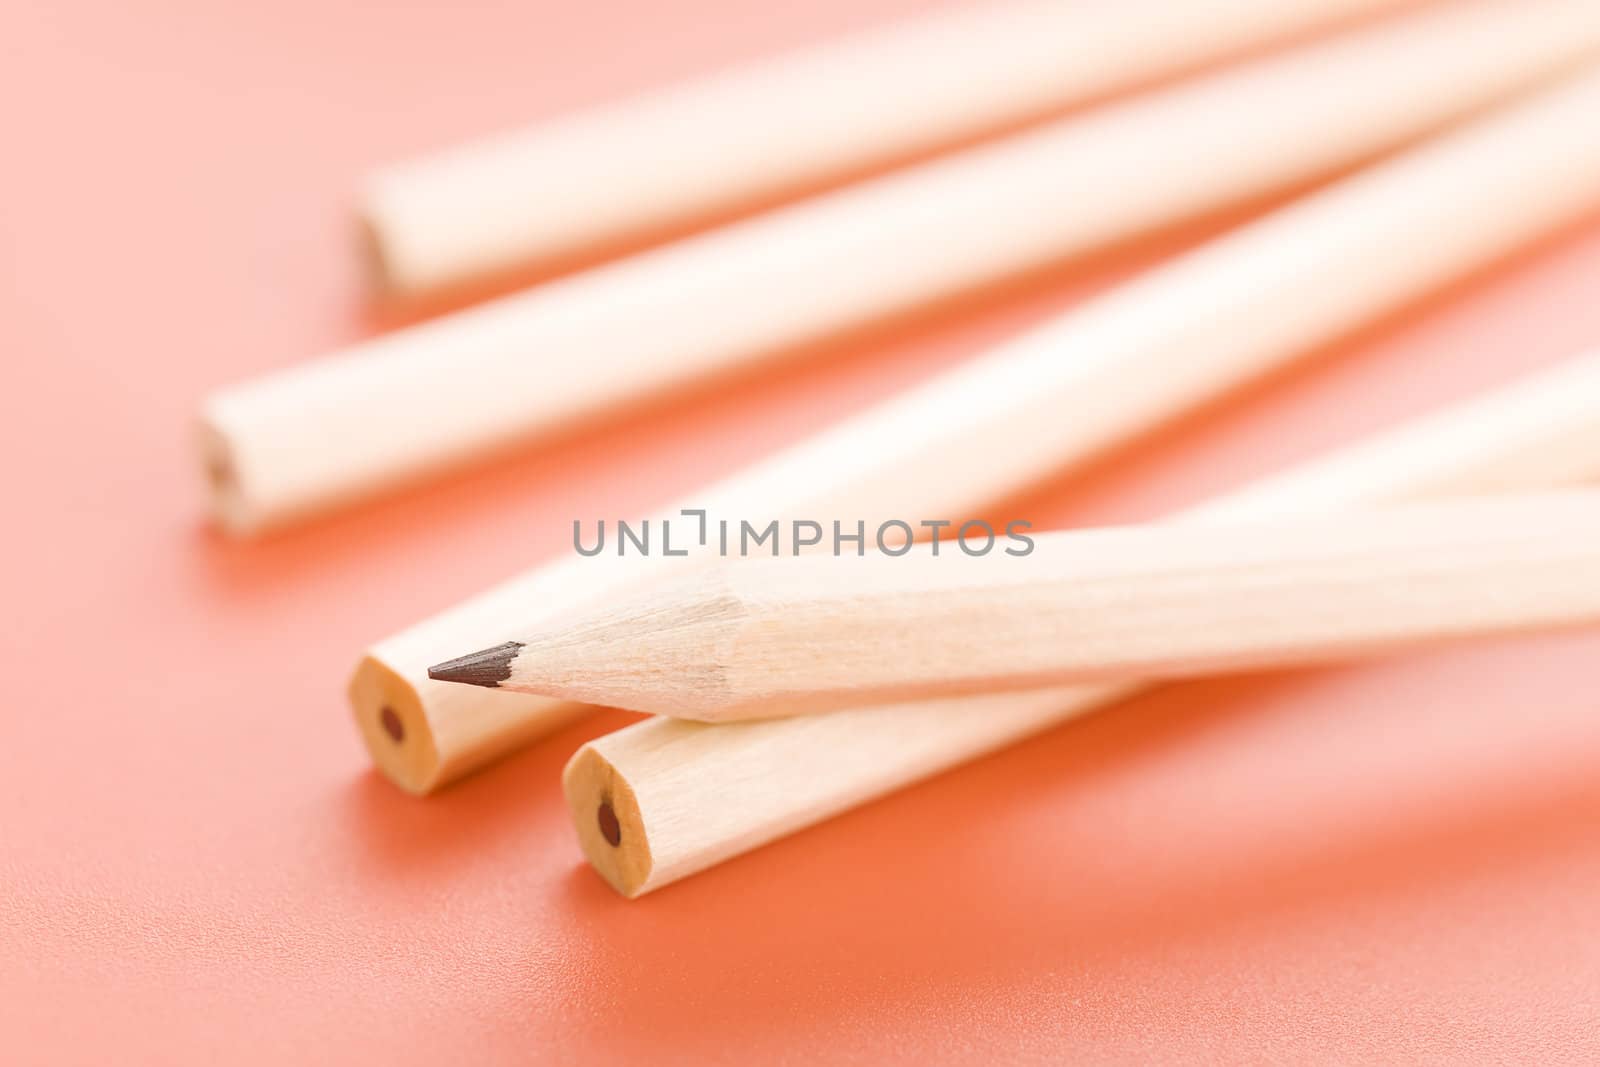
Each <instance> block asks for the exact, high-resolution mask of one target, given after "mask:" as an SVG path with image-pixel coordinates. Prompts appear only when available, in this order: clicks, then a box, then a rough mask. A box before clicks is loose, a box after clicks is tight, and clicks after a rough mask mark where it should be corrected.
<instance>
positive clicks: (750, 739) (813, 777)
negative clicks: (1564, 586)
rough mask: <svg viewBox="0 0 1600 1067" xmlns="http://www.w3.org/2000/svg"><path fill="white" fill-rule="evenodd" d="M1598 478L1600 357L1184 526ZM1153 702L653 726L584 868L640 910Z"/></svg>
mask: <svg viewBox="0 0 1600 1067" xmlns="http://www.w3.org/2000/svg"><path fill="white" fill-rule="evenodd" d="M1597 478H1600V353H1594V354H1590V355H1586V356H1583V357H1579V358H1577V359H1574V360H1572V361H1570V362H1568V363H1566V364H1563V365H1559V366H1557V367H1554V368H1552V369H1550V370H1548V371H1545V372H1543V373H1540V374H1538V375H1535V376H1533V377H1531V378H1528V379H1526V380H1524V381H1521V382H1517V383H1514V384H1512V385H1510V386H1508V387H1506V388H1503V389H1501V390H1498V391H1496V392H1493V393H1490V394H1488V395H1486V396H1484V397H1481V398H1479V399H1475V400H1472V401H1469V402H1467V403H1465V404H1463V405H1460V406H1458V407H1456V408H1454V409H1449V410H1446V411H1443V412H1441V413H1438V414H1435V415H1431V416H1426V417H1423V418H1421V419H1418V420H1416V421H1414V422H1411V423H1409V424H1406V425H1403V426H1401V427H1399V428H1397V429H1395V430H1391V431H1389V432H1386V433H1380V434H1377V435H1375V436H1373V437H1371V438H1368V439H1366V440H1363V441H1360V442H1358V443H1356V444H1354V445H1352V446H1349V447H1347V448H1345V449H1342V450H1339V451H1337V452H1335V453H1333V454H1332V455H1330V456H1328V457H1326V458H1324V459H1321V460H1314V461H1312V462H1310V463H1307V464H1305V465H1302V466H1300V467H1297V468H1294V469H1292V470H1290V471H1288V472H1286V473H1284V474H1280V475H1277V476H1275V477H1270V478H1267V479H1266V480H1264V481H1262V482H1259V483H1255V484H1253V485H1251V486H1248V487H1246V488H1245V489H1243V490H1241V491H1239V492H1236V493H1232V494H1229V495H1226V496H1224V497H1222V498H1221V499H1218V500H1215V501H1213V502H1211V503H1209V504H1207V505H1204V506H1202V507H1200V508H1197V509H1194V510H1191V511H1186V512H1184V513H1182V514H1181V515H1179V516H1177V519H1178V520H1179V521H1181V522H1183V523H1184V524H1194V523H1200V524H1208V523H1209V524H1215V523H1228V524H1232V523H1238V522H1244V521H1260V520H1266V519H1271V518H1273V517H1274V516H1291V515H1295V514H1305V513H1306V512H1308V511H1310V512H1323V513H1332V512H1336V511H1338V510H1341V509H1348V508H1352V507H1359V506H1367V505H1373V504H1379V503H1384V502H1388V501H1397V500H1403V499H1406V498H1419V497H1424V496H1439V495H1443V494H1467V493H1479V492H1495V491H1502V490H1508V489H1536V488H1541V487H1551V486H1560V485H1567V484H1572V483H1575V482H1581V481H1591V480H1594V479H1597ZM459 688H462V689H465V688H467V687H465V686H462V687H459ZM1140 689H1141V686H1140V685H1139V684H1137V683H1134V684H1103V685H1094V686H1069V687H1057V688H1050V689H1040V690H1031V691H1023V692H1011V693H990V694H984V695H981V696H965V697H951V698H946V699H943V700H932V701H922V702H915V703H900V704H890V705H879V706H874V707H869V708H854V709H849V710H844V711H834V712H829V713H826V714H821V715H802V716H795V717H790V718H774V719H768V720H765V721H758V722H736V723H724V724H710V723H697V722H685V721H683V720H678V719H669V718H652V719H647V720H645V721H643V722H639V723H636V724H634V725H632V726H629V727H626V728H624V729H622V730H619V731H617V732H615V733H612V734H608V735H606V736H604V737H600V738H597V739H595V740H593V741H590V742H589V743H587V744H585V745H584V746H583V747H582V748H581V749H579V750H578V752H577V753H576V754H575V755H574V756H573V758H572V760H571V761H570V762H569V763H568V765H567V769H566V773H565V775H564V778H563V781H564V787H565V789H566V794H567V802H568V807H569V810H570V812H571V815H572V819H573V824H574V827H575V829H576V831H577V835H578V839H579V842H580V843H581V844H582V847H583V850H584V853H585V854H586V855H587V856H588V858H589V861H590V862H591V863H592V864H593V865H594V867H595V869H596V870H598V871H599V872H600V874H601V875H602V876H603V877H604V878H605V879H606V881H608V882H609V883H610V884H611V885H612V886H613V887H614V888H616V889H617V891H618V892H620V893H622V894H624V895H625V896H629V897H634V896H638V895H640V894H642V893H646V892H649V891H651V890H653V889H659V888H660V887H662V886H664V885H667V884H669V883H671V882H674V881H676V880H678V879H680V878H683V877H686V876H688V875H691V874H694V873H696V872H697V871H700V870H703V869H705V868H706V867H709V866H712V865H714V864H717V863H720V862H722V861H723V860H726V859H730V858H732V857H734V856H737V855H739V854H740V853H743V852H747V851H749V850H750V849H753V848H756V847H758V846H760V845H763V844H766V843H767V842H769V841H772V840H774V839H776V838H780V837H783V836H784V835H786V834H789V833H793V832H794V831H796V830H799V829H802V828H804V827H806V826H810V825H812V824H814V823H817V822H820V821H822V820H823V819H826V818H829V817H830V816H833V815H837V814H839V813H841V812H843V811H846V810H848V809H850V808H852V807H855V806H857V805H860V804H863V803H866V802H867V801H869V800H872V799H874V798H876V797H879V796H882V795H883V794H886V793H889V792H892V791H894V790H896V789H899V788H901V787H903V786H906V785H910V784H911V783H913V782H916V781H918V780H920V779H923V778H927V777H930V776H932V775H935V774H938V773H940V772H941V771H944V770H948V769H950V768H952V767H955V766H957V765H959V764H961V763H964V762H966V761H968V760H972V759H976V758H978V757H980V756H984V755H987V754H988V753H991V752H993V751H995V750H997V749H999V748H1002V747H1004V746H1006V745H1009V744H1011V743H1013V742H1016V741H1019V740H1021V739H1023V738H1025V737H1028V736H1030V735H1032V734H1035V733H1039V732H1041V731H1043V730H1045V729H1048V728H1049V727H1051V726H1055V725H1057V724H1059V723H1061V722H1064V721H1066V720H1068V719H1071V718H1073V717H1075V716H1078V715H1082V714H1085V713H1087V712H1089V711H1092V710H1094V709H1096V708H1099V707H1102V706H1104V705H1106V704H1108V703H1110V702H1112V701H1114V700H1119V699H1122V698H1125V697H1128V696H1131V695H1134V694H1136V693H1137V692H1139V691H1140Z"/></svg>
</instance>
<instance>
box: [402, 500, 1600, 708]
mask: <svg viewBox="0 0 1600 1067" xmlns="http://www.w3.org/2000/svg"><path fill="white" fill-rule="evenodd" d="M980 550H981V554H979V551H980ZM1597 622H1600V491H1594V490H1587V491H1578V490H1569V491H1566V492H1560V493H1545V494H1510V495H1504V496H1492V497H1483V498H1468V499H1463V500H1448V501H1443V502H1431V503H1426V504H1412V505H1409V506H1406V507H1394V508H1383V509H1377V510H1356V511H1351V512H1347V513H1342V514H1336V515H1319V516H1308V517H1307V516H1297V517H1293V518H1287V519H1273V520H1269V521H1265V522H1261V521H1257V522H1244V523H1240V524H1237V525H1234V524H1213V525H1210V526H1202V527H1198V528H1195V527H1189V526H1184V525H1182V524H1160V525H1152V526H1129V527H1121V528H1107V529H1093V530H1072V531H1065V532H1057V533H1047V534H1033V535H1030V536H1028V537H1026V538H1018V539H1016V543H1015V544H1011V545H1005V546H1004V547H1002V542H998V541H996V539H995V538H993V537H992V536H988V537H984V538H981V539H977V538H975V539H972V540H971V541H961V542H957V543H954V544H952V543H949V542H945V543H943V544H941V543H939V542H934V543H932V544H922V545H916V546H912V547H911V548H910V549H908V550H906V551H904V552H896V553H894V554H885V553H872V554H870V555H856V554H854V550H852V551H851V554H848V555H842V556H839V555H830V554H827V553H808V554H805V555H801V556H795V557H788V558H784V557H779V558H773V557H767V558H756V559H748V560H741V561H738V562H732V563H729V564H727V565H724V566H718V567H710V568H701V569H698V570H697V571H695V572H694V573H692V574H690V575H687V576H684V577H681V578H678V579H676V580H674V581H672V582H669V583H666V584H659V585H656V586H653V587H651V588H649V589H648V590H647V591H645V592H643V593H641V594H638V595H635V596H631V597H624V598H621V599H619V600H616V601H608V602H606V603H605V604H603V605H602V606H600V607H598V608H597V609H595V610H593V611H591V612H588V613H579V614H577V615H575V616H574V617H572V618H570V619H567V620H563V621H562V622H561V623H560V624H559V625H556V626H549V625H546V626H545V627H543V628H541V629H539V630H536V631H534V632H532V633H529V634H527V635H525V636H524V637H522V638H521V639H520V640H518V641H514V642H509V643H507V644H504V645H500V646H497V647H495V648H491V649H485V650H483V651H480V652H475V653H471V654H468V655H466V656H462V657H460V658H458V659H455V660H451V661H449V662H447V663H443V664H439V665H438V666H436V667H433V668H431V669H430V670H429V671H428V675H429V677H431V678H437V679H440V680H442V681H455V682H466V683H469V684H472V685H481V686H494V687H500V688H504V689H514V690H518V691H521V692H526V693H542V694H546V695H549V696H557V697H562V698H564V699H567V700H581V701H585V702H587V703H590V704H603V705H610V706H615V707H622V708H632V709H635V710H638V711H649V712H654V713H656V714H660V715H671V716H675V717H677V718H685V719H698V720H701V721H703V722H729V721H734V720H740V719H757V718H768V717H771V716H774V715H793V714H802V713H806V712H815V711H823V710H831V709H835V708H841V707H852V706H856V705H861V704H869V703H879V702H885V701H890V700H906V699H911V698H923V697H938V696H949V695H955V694H959V693H976V692H983V691H986V690H998V689H1025V688H1038V687H1040V686H1045V685H1059V684H1064V683H1067V682H1087V681H1117V680H1124V679H1128V678H1141V677H1145V678H1158V677H1159V678H1179V677H1189V676H1195V675H1204V674H1215V673H1222V672H1225V671H1230V670H1236V669H1244V668H1259V667H1272V666H1282V665H1286V664H1299V663H1309V662H1322V661H1329V660H1338V659H1347V658H1354V657H1356V656H1368V655H1376V654H1379V653H1383V652H1387V651H1390V650H1392V649H1395V648H1404V647H1408V646H1412V645H1417V644H1423V643H1428V642H1434V641H1442V640H1447V639H1458V638H1464V637H1476V636H1484V635H1496V634H1506V633H1515V632H1518V631H1524V630H1535V629H1541V628H1550V627H1559V626H1574V625H1580V624H1586V623H1587V624H1592V623H1597Z"/></svg>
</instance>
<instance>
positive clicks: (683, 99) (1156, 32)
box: [360, 0, 1403, 292]
mask: <svg viewBox="0 0 1600 1067" xmlns="http://www.w3.org/2000/svg"><path fill="white" fill-rule="evenodd" d="M1402 2H1403V0H1298V2H1296V3H1283V2H1282V0H1182V2H1179V3H1173V2H1171V0H1123V2H1120V3H1116V4H1103V3H1094V2H1066V0H1021V2H1017V0H1012V2H1008V3H989V4H968V5H963V6H960V7H955V8H946V9H943V10H939V11H936V12H934V13H932V14H929V15H925V16H923V17H921V18H917V19H912V20H908V21H905V22H903V23H899V24H895V25H890V26H887V27H884V28H882V29H877V30H872V31H868V32H866V33H862V34H859V35H857V36H854V37H851V38H847V39H845V40H842V41H838V42H832V43H828V44H824V45H822V46H820V47H814V48H811V49H806V50H802V51H799V52H795V53H791V54H789V55H786V56H781V57H777V58H775V59H772V60H768V61H766V62H760V63H755V64H752V65H749V66H746V67H742V68H739V69H735V70H731V71H728V72H725V73H721V74H717V75H715V76H712V77H709V78H703V79H700V80H697V81H693V82H688V83H685V84H682V85H678V86H673V87H670V88H666V89H663V90H659V91H657V92H654V93H650V94H646V95H644V96H641V97H635V98H632V99H627V100H623V101H621V102H619V103H616V104H612V105H610V106H604V107H599V108H595V109H593V110H590V111H587V112H583V113H580V114H577V115H574V116H571V117H567V118H558V119H555V120H553V121H549V122H545V123H541V124H539V125H536V126H534V127H532V128H529V129H526V130H521V131H516V132H513V133H510V134H507V135H502V136H499V137H495V138H492V139H486V140H483V141H479V142H477V143H473V144H467V145H463V146H460V147H458V148H456V149H454V150H451V151H448V152H444V153H441V154H439V155H436V156H431V157H426V158H423V159H419V160H415V161H411V162H407V163H403V164H400V165H397V166H393V167H388V168H385V169H384V170H381V171H379V172H378V173H376V174H375V175H373V176H372V177H371V178H370V179H369V180H368V182H367V183H366V186H365V189H364V190H363V193H362V196H361V203H360V213H361V218H362V221H363V225H364V229H365V231H366V234H367V237H368V240H369V241H370V244H371V251H372V252H373V255H372V256H371V257H370V258H371V266H372V268H373V270H374V279H373V280H374V281H375V282H376V283H377V284H379V285H380V286H382V287H384V288H385V289H388V290H390V291H396V292H413V291H417V290H424V289H428V288H432V287H436V286H441V285H448V284H451V283H456V282H461V281H464V280H468V279H471V278H473V277H474V276H478V275H482V274H486V273H491V272H494V271H498V270H501V269H504V268H507V267H512V266H517V265H522V264H531V263H540V262H549V261H551V260H557V259H560V258H563V257H571V256H572V255H573V254H576V253H582V252H584V251H587V250H588V249H590V248H595V247H602V248H603V247H606V246H613V245H615V244H616V243H618V242H619V241H626V240H628V239H633V238H638V237H646V236H649V235H651V234H652V233H656V232H661V231H662V230H664V229H670V228H672V227H674V226H682V225H685V224H691V223H693V222H695V221H698V220H699V219H701V218H704V217H705V216H707V215H709V214H713V213H715V212H718V211H727V210H730V209H737V208H739V207H742V206H744V205H747V204H751V203H753V202H757V201H761V200H763V199H771V198H772V197H774V196H781V195H784V194H786V193H788V192H790V191H792V190H796V189H803V188H804V187H806V186H808V185H810V186H814V185H816V184H818V183H822V182H826V181H829V180H835V179H839V178H843V177H847V176H849V175H851V174H852V173H860V172H861V171H863V170H865V169H868V168H871V167H874V166H878V165H883V164H887V163H892V162H894V161H897V160H900V159H903V158H906V157H908V156H910V155H913V154H915V153H919V152H925V151H928V150H931V149H935V148H938V147H941V146H945V145H949V144H953V143H956V142H958V141H960V140H962V139H964V138H970V137H972V136H975V135H979V134H983V133H985V132H988V131H990V130H994V129H997V128H1003V127H1006V126H1008V125H1013V124H1016V123H1018V122H1021V121H1025V120H1028V119H1034V118H1038V117H1041V116H1043V115H1045V114H1047V113H1048V112H1049V111H1051V110H1053V109H1056V108H1060V107H1063V106H1065V105H1068V104H1071V103H1074V102H1076V101H1080V100H1084V99H1087V98H1090V97H1094V96H1098V95H1103V94H1105V93H1108V92H1110V91H1112V90H1115V89H1119V88H1122V87H1125V86H1130V85H1135V84H1137V83H1139V82H1141V81H1145V80H1148V79H1150V78H1153V77H1158V76H1161V75H1164V74H1169V73H1172V72H1175V71H1178V70H1182V69H1184V68H1186V67H1190V66H1192V65H1194V64H1197V63H1201V62H1205V61H1207V60H1210V59H1214V58H1218V57H1221V56H1224V55H1227V54H1230V53H1234V52H1237V51H1240V50H1243V49H1246V48H1249V47H1252V46H1255V45H1259V44H1263V43H1267V42H1271V41H1275V40H1281V39H1283V38H1286V37H1290V36H1293V35H1295V34H1298V33H1302V32H1305V31H1308V30H1314V29H1317V28H1319V27H1323V26H1327V25H1330V24H1332V23H1335V22H1337V21H1339V20H1341V19H1344V18H1347V17H1351V16H1356V15H1362V14H1366V13H1369V12H1372V11H1379V10H1383V9H1386V8H1393V7H1396V6H1398V5H1399V4H1400V3H1402Z"/></svg>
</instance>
